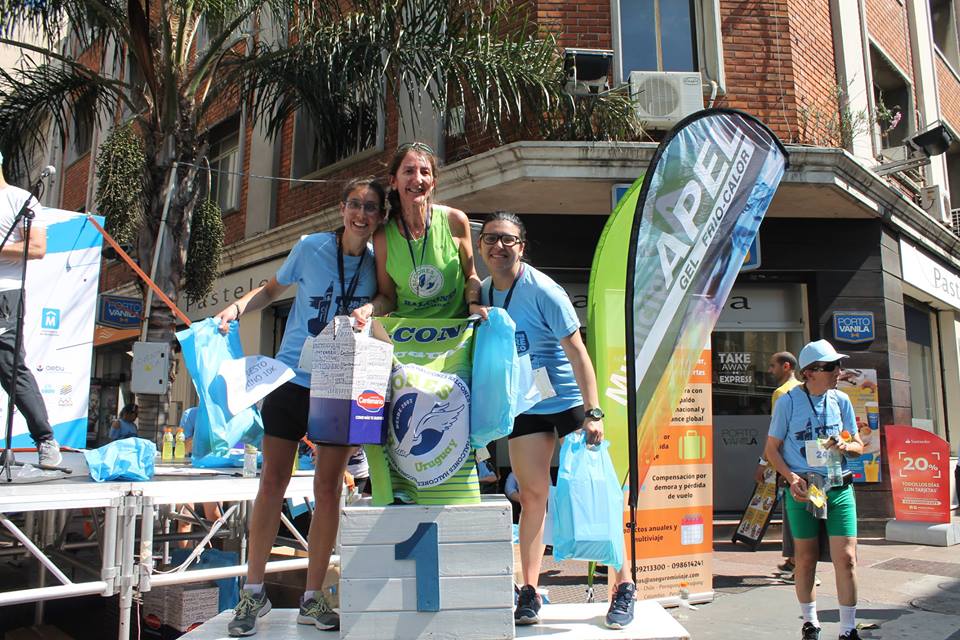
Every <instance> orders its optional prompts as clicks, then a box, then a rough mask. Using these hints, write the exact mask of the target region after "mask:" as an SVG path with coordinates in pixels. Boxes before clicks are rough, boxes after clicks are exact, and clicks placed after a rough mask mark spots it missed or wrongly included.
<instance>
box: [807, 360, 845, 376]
mask: <svg viewBox="0 0 960 640" xmlns="http://www.w3.org/2000/svg"><path fill="white" fill-rule="evenodd" d="M837 369H843V367H842V366H840V363H839V362H825V363H824V364H818V365H815V366H812V367H810V368H809V371H826V372H827V373H830V372H831V371H835V370H837Z"/></svg>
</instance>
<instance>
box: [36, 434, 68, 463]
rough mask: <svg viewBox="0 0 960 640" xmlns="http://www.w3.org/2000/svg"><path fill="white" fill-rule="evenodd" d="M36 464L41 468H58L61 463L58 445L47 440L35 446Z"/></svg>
mask: <svg viewBox="0 0 960 640" xmlns="http://www.w3.org/2000/svg"><path fill="white" fill-rule="evenodd" d="M37 462H38V464H39V465H40V466H41V467H58V466H60V463H61V462H63V455H62V454H61V453H60V443H58V442H57V441H56V440H54V439H53V438H48V439H46V440H44V441H43V442H41V443H40V444H38V445H37Z"/></svg>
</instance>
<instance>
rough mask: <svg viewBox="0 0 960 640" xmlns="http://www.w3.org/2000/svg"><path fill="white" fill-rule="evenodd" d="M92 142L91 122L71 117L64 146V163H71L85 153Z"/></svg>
mask: <svg viewBox="0 0 960 640" xmlns="http://www.w3.org/2000/svg"><path fill="white" fill-rule="evenodd" d="M92 144H93V122H88V121H85V119H84V118H82V117H81V118H80V119H79V120H77V119H72V120H71V122H70V131H69V133H68V139H67V148H66V161H65V163H66V164H68V165H69V164H73V163H74V162H76V161H77V160H79V159H80V158H82V157H83V156H85V155H86V154H87V153H89V152H90V146H91V145H92Z"/></svg>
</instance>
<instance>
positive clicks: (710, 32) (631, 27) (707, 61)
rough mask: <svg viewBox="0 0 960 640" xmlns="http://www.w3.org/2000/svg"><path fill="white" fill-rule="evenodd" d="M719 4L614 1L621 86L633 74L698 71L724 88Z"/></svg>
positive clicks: (675, 0) (687, 0) (674, 0)
mask: <svg viewBox="0 0 960 640" xmlns="http://www.w3.org/2000/svg"><path fill="white" fill-rule="evenodd" d="M719 14H720V8H719V0H614V2H613V3H612V16H613V21H614V25H615V26H614V30H613V31H614V34H613V35H614V48H615V49H616V50H617V52H618V56H617V59H616V64H617V74H618V76H619V78H620V80H621V81H622V82H627V81H629V79H630V72H631V71H700V72H701V73H703V74H704V75H705V77H706V79H708V80H714V81H716V82H717V83H718V84H719V85H720V86H721V88H722V85H723V67H722V60H723V47H722V44H721V40H720V21H719Z"/></svg>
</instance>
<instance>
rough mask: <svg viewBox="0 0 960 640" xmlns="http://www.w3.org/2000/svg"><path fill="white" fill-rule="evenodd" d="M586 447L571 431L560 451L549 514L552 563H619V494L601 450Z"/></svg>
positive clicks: (609, 463)
mask: <svg viewBox="0 0 960 640" xmlns="http://www.w3.org/2000/svg"><path fill="white" fill-rule="evenodd" d="M609 447H610V443H609V442H607V441H604V442H602V443H600V445H599V446H597V447H593V446H587V439H586V434H584V433H583V432H582V431H578V432H574V433H571V434H570V435H568V436H567V437H566V438H564V441H563V447H562V448H561V449H560V469H559V471H558V473H557V489H556V492H555V494H554V497H555V498H556V499H555V500H554V503H553V504H552V505H551V509H552V510H553V557H554V559H555V560H557V561H559V560H568V559H576V560H592V561H595V562H600V563H603V564H605V565H608V566H611V567H614V568H615V569H617V570H618V571H619V570H620V567H621V566H622V565H623V491H622V490H621V488H620V482H619V481H618V480H617V474H616V472H615V471H614V469H613V461H612V460H610V454H609V453H608V452H607V449H608V448H609Z"/></svg>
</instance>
